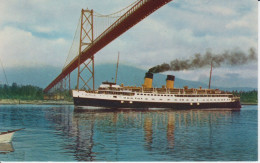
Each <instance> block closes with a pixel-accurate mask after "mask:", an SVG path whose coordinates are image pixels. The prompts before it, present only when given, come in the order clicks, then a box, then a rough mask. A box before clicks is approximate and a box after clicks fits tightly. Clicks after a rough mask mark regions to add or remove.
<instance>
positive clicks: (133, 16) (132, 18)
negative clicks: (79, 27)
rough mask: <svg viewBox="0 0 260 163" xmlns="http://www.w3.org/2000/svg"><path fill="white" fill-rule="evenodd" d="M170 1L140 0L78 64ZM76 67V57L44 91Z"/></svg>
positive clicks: (100, 36)
mask: <svg viewBox="0 0 260 163" xmlns="http://www.w3.org/2000/svg"><path fill="white" fill-rule="evenodd" d="M170 1H172V0H140V1H139V2H138V3H136V4H135V5H134V6H133V7H132V8H130V9H129V10H128V11H127V12H126V13H125V14H124V15H122V16H121V17H120V18H119V19H118V20H117V21H116V22H115V23H113V24H112V25H111V26H110V27H109V28H107V29H106V30H105V31H104V32H103V33H102V34H100V35H99V36H98V37H97V38H96V39H95V40H94V42H93V44H91V45H89V46H88V47H87V48H86V49H84V50H83V51H82V54H81V57H80V64H82V63H83V62H85V61H86V60H87V59H89V58H91V57H92V56H93V55H95V54H96V53H97V52H98V51H99V50H101V49H102V48H103V47H105V46H106V45H107V44H109V43H110V42H112V41H113V40H114V39H116V38H117V37H119V36H120V35H121V34H123V33H124V32H126V31H127V30H128V29H130V28H131V27H133V26H134V25H135V24H137V23H139V22H140V21H141V20H143V19H144V18H146V17H147V16H148V15H150V14H151V13H153V12H155V11H156V10H157V9H159V8H161V7H162V6H164V5H165V4H167V3H169V2H170ZM77 67H78V56H77V57H75V58H74V59H73V60H72V61H71V62H70V63H69V64H68V65H67V66H66V67H65V68H64V69H63V70H62V72H61V74H60V75H59V76H58V77H56V78H55V79H54V80H53V81H52V82H51V83H50V84H49V85H48V86H47V87H46V88H45V89H44V92H48V91H49V90H50V89H51V88H52V87H54V86H55V85H56V84H58V83H59V82H60V81H61V80H62V79H63V78H65V77H66V76H67V75H68V74H70V73H71V72H72V71H73V70H74V69H76V68H77Z"/></svg>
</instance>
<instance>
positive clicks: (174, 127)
mask: <svg viewBox="0 0 260 163" xmlns="http://www.w3.org/2000/svg"><path fill="white" fill-rule="evenodd" d="M257 111H258V109H257V106H242V108H241V110H240V111H226V110H214V111H211V110H168V111H160V110H155V111H134V110H132V109H131V110H118V111H116V110H113V111H110V110H109V111H101V110H99V111H94V110H92V111H84V110H83V111H82V110H81V111H79V110H75V109H74V106H51V105H49V106H48V105H46V106H42V105H1V106H0V126H1V127H0V130H1V131H6V130H11V129H17V128H25V129H24V130H21V131H19V132H17V133H16V135H15V136H14V139H13V142H12V144H6V145H4V146H3V145H2V146H1V147H2V148H0V149H1V150H4V149H3V148H5V149H6V150H10V152H0V161H16V162H21V161H66V162H67V161H257V160H258V156H257V146H258V145H257V144H258V138H257V128H258V122H257Z"/></svg>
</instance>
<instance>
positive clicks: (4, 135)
mask: <svg viewBox="0 0 260 163" xmlns="http://www.w3.org/2000/svg"><path fill="white" fill-rule="evenodd" d="M22 129H23V128H22ZM22 129H17V130H11V131H6V132H0V143H9V142H12V139H13V136H14V133H15V132H16V131H20V130H22Z"/></svg>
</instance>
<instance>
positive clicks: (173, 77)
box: [166, 75, 175, 88]
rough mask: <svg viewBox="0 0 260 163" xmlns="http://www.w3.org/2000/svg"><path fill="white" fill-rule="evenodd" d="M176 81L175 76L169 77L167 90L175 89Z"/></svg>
mask: <svg viewBox="0 0 260 163" xmlns="http://www.w3.org/2000/svg"><path fill="white" fill-rule="evenodd" d="M174 80H175V76H173V75H167V78H166V88H174Z"/></svg>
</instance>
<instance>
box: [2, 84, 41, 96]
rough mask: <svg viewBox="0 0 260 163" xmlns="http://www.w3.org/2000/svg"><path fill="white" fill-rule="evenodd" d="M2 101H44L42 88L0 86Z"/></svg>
mask: <svg viewBox="0 0 260 163" xmlns="http://www.w3.org/2000/svg"><path fill="white" fill-rule="evenodd" d="M0 99H21V100H42V99H43V90H42V88H39V87H36V86H32V85H25V86H22V85H17V84H16V83H13V84H12V85H11V86H8V85H6V84H5V85H0Z"/></svg>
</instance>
